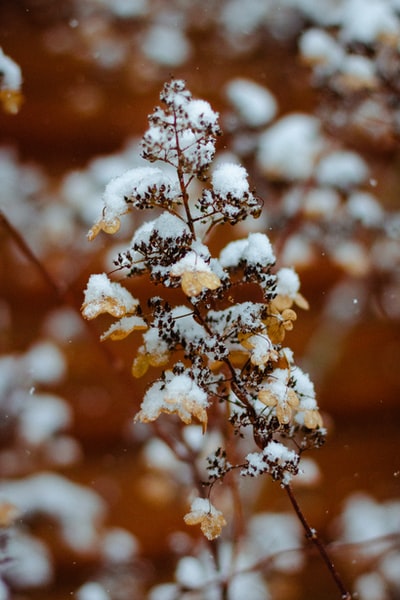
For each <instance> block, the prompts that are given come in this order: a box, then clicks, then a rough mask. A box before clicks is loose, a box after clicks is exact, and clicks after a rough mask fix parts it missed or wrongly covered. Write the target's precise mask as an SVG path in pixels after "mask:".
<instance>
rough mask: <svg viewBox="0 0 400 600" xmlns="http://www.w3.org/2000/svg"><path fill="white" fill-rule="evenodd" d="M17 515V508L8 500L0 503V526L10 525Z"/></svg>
mask: <svg viewBox="0 0 400 600" xmlns="http://www.w3.org/2000/svg"><path fill="white" fill-rule="evenodd" d="M18 515H19V510H18V508H17V507H16V506H15V505H14V504H11V503H10V502H1V503H0V528H1V527H10V525H12V524H13V523H14V521H15V519H16V518H17V517H18Z"/></svg>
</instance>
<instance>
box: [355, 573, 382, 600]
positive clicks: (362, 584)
mask: <svg viewBox="0 0 400 600" xmlns="http://www.w3.org/2000/svg"><path fill="white" fill-rule="evenodd" d="M354 589H355V592H356V594H357V598H359V600H387V598H388V596H387V594H386V584H385V581H384V580H383V578H382V577H381V576H380V575H379V573H364V574H363V575H360V577H357V579H356V580H355V582H354Z"/></svg>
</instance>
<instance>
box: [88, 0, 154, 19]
mask: <svg viewBox="0 0 400 600" xmlns="http://www.w3.org/2000/svg"><path fill="white" fill-rule="evenodd" d="M87 4H89V6H93V8H95V9H97V8H98V7H104V8H106V9H107V10H109V11H110V13H112V14H114V15H115V16H116V17H119V18H121V19H132V18H134V17H141V16H143V15H145V14H146V13H147V12H148V10H149V6H148V0H95V1H93V0H89V2H87Z"/></svg>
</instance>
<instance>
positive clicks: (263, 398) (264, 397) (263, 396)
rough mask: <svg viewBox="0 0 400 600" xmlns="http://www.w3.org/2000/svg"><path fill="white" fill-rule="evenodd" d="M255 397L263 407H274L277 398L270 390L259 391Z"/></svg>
mask: <svg viewBox="0 0 400 600" xmlns="http://www.w3.org/2000/svg"><path fill="white" fill-rule="evenodd" d="M257 397H258V399H259V401H260V402H262V403H263V404H265V406H276V405H277V402H278V398H277V397H276V396H275V394H273V393H272V392H271V391H270V390H260V391H259V392H258V396H257Z"/></svg>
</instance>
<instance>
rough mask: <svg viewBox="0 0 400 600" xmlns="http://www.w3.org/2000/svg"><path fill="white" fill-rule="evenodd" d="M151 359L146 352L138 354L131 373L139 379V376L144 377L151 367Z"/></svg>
mask: <svg viewBox="0 0 400 600" xmlns="http://www.w3.org/2000/svg"><path fill="white" fill-rule="evenodd" d="M149 366H150V364H149V360H148V357H147V356H146V354H138V355H137V357H136V358H135V360H134V361H133V364H132V369H131V373H132V375H133V377H136V378H137V379H139V377H143V375H144V374H145V373H147V370H148V368H149Z"/></svg>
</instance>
